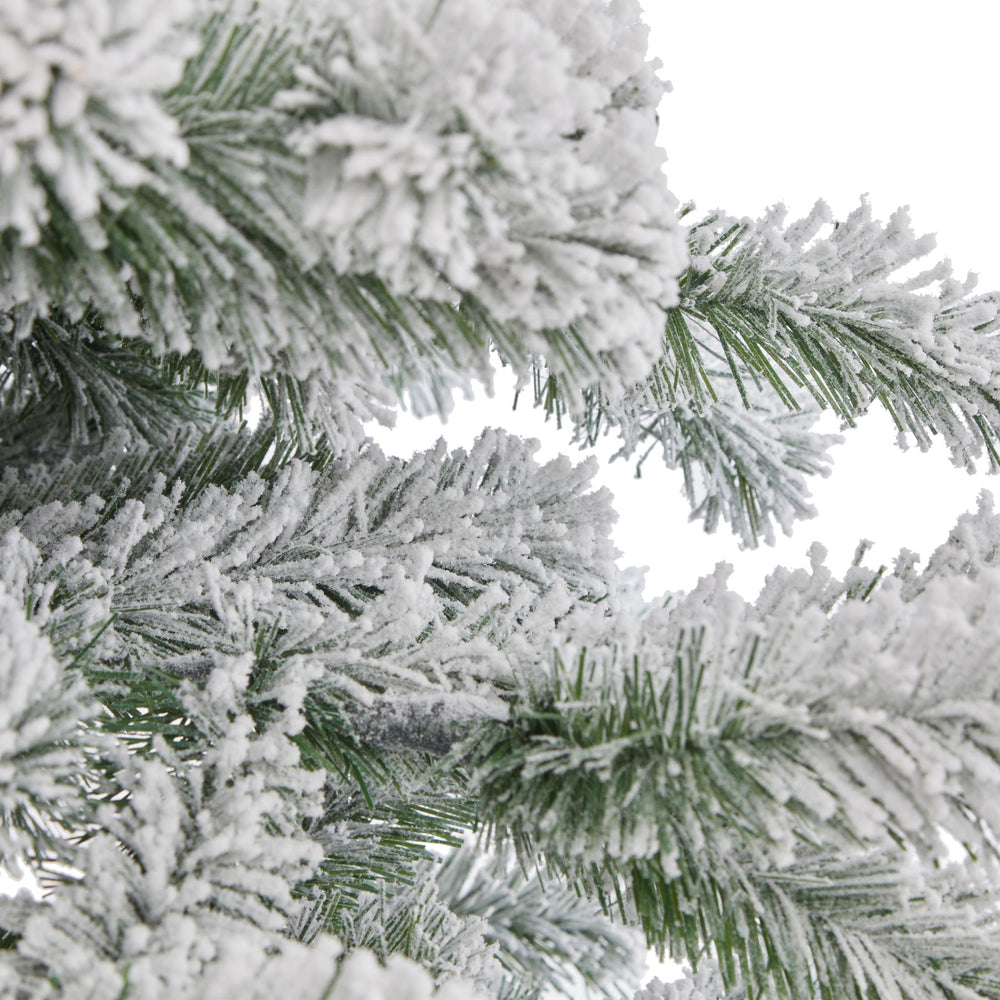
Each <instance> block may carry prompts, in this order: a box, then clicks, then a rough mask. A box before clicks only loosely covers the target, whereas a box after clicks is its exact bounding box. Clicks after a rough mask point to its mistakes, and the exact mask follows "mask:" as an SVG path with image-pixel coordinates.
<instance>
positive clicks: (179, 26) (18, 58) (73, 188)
mask: <svg viewBox="0 0 1000 1000" xmlns="http://www.w3.org/2000/svg"><path fill="white" fill-rule="evenodd" d="M191 13H192V10H191V5H190V4H189V3H188V2H186V0H180V2H178V0H172V2H170V3H155V2H151V0H85V2H82V3H81V2H76V0H31V2H28V0H4V3H3V4H0V52H2V58H0V67H2V68H0V93H2V94H3V97H2V102H0V108H2V110H0V231H3V230H6V229H8V228H9V229H13V230H14V231H15V232H16V233H17V237H18V239H19V241H20V242H21V243H23V244H25V245H28V246H33V245H35V244H37V243H39V241H40V240H41V239H42V235H43V231H44V232H45V236H46V237H48V235H49V228H48V227H49V226H50V225H58V222H57V219H58V217H59V216H62V215H65V216H68V218H69V219H70V220H72V222H73V223H75V224H76V225H77V226H78V227H80V228H79V231H80V233H81V235H84V237H85V238H88V239H89V241H90V242H91V243H92V244H94V245H96V246H100V245H101V243H103V241H104V239H105V237H104V235H103V233H102V232H101V229H100V227H99V226H97V225H95V224H94V223H95V220H96V217H97V215H98V213H99V211H100V209H101V207H102V202H103V203H105V204H107V202H108V201H109V199H114V196H113V192H114V190H115V188H134V187H136V186H137V185H139V184H142V183H144V182H147V181H148V180H149V174H148V171H147V170H145V169H144V166H143V161H144V160H147V159H151V158H158V159H162V160H164V161H166V162H169V163H173V164H175V165H176V166H179V167H183V166H185V165H186V164H187V161H188V150H187V146H186V144H185V143H184V141H183V140H182V139H181V138H180V135H179V130H178V125H177V122H176V121H175V120H174V119H173V118H172V117H171V116H170V115H169V114H168V113H167V112H166V110H165V109H164V108H163V105H162V102H161V101H160V99H159V97H160V95H162V94H163V93H164V92H165V91H167V90H169V89H170V88H171V87H173V86H174V85H175V84H176V83H177V82H178V81H179V80H180V77H181V72H182V70H183V68H184V62H185V59H186V57H187V56H189V55H191V53H192V50H193V47H194V46H196V44H197V42H196V37H195V36H194V34H193V33H192V32H191V31H190V28H189V20H190V17H191ZM118 200H119V199H114V200H112V201H111V204H110V205H109V206H108V207H111V208H115V207H117V206H116V204H115V202H116V201H118ZM9 294H10V292H9V289H8V293H7V295H5V296H4V299H8V300H9Z"/></svg>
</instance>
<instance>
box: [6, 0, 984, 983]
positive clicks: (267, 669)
mask: <svg viewBox="0 0 1000 1000" xmlns="http://www.w3.org/2000/svg"><path fill="white" fill-rule="evenodd" d="M656 69H657V65H656V64H655V63H654V62H652V61H650V60H648V59H647V57H646V29H645V27H644V26H643V25H642V23H641V19H640V15H639V8H638V6H637V4H636V3H634V2H633V0H610V2H605V0H531V2H529V0H516V2H513V3H508V4H501V5H498V4H495V3H491V2H488V0H402V2H391V0H373V2H370V3H365V4H351V3H348V2H346V0H288V2H284V0H265V2H255V0H234V2H232V3H229V2H225V0H172V2H168V3H160V4H156V3H151V2H150V0H79V2H77V0H73V2H70V0H44V2H39V3H33V4H28V3H25V2H24V0H0V865H2V866H3V867H4V868H5V869H7V870H10V871H16V870H17V869H18V867H19V866H21V865H24V866H26V867H27V868H28V869H29V870H30V871H31V872H32V873H34V874H35V875H36V876H38V877H39V879H40V880H41V882H42V884H43V886H44V888H45V891H46V895H45V897H44V898H34V897H32V896H31V895H30V894H28V895H25V894H22V895H21V896H20V897H18V898H15V899H7V900H4V901H2V902H0V932H2V933H0V945H2V947H0V992H2V993H3V995H4V996H10V997H12V998H15V1000H60V998H63V1000H85V998H86V1000H125V998H126V997H128V998H130V1000H160V998H163V997H179V998H185V997H187V998H191V1000H195V998H198V1000H200V998H204V997H207V998H212V1000H215V998H218V1000H230V998H232V1000H238V998H239V1000H242V998H261V1000H263V998H265V997H267V998H270V997H274V996H282V997H289V998H290V1000H320V998H327V1000H362V998H363V1000H371V998H374V1000H378V998H386V1000H389V998H396V997H399V996H403V997H407V998H411V997H412V998H413V1000H434V998H440V1000H473V998H476V997H481V998H485V1000H490V998H492V1000H541V998H542V997H546V996H549V995H552V994H554V993H560V994H563V995H565V994H568V993H571V992H573V991H574V990H575V989H577V987H578V986H580V985H583V986H586V987H587V988H588V989H589V990H590V991H591V992H592V993H594V994H596V995H601V996H607V997H613V996H619V997H620V996H623V995H630V994H633V993H634V991H635V989H636V986H637V982H638V978H639V974H640V968H639V967H640V965H641V951H642V948H643V947H644V946H652V947H656V948H658V949H659V950H660V951H661V952H669V953H670V954H671V956H672V957H673V958H675V959H676V960H678V961H682V962H686V963H688V964H687V966H686V968H688V969H689V972H688V974H687V975H686V977H685V978H683V979H681V980H678V981H677V982H676V983H670V984H663V983H659V982H654V983H651V984H649V985H648V986H647V987H645V988H644V989H642V990H640V991H639V992H638V994H635V995H636V997H637V1000H724V998H725V1000H737V998H743V997H750V996H753V997H761V998H764V997H768V998H771V997H773V998H775V1000H815V997H817V996H818V997H823V998H824V1000H833V998H836V1000H840V998H846V1000H989V998H997V997H1000V960H998V955H1000V849H998V839H997V838H998V831H1000V806H998V803H1000V796H998V792H1000V681H998V676H1000V674H998V670H997V656H996V650H997V649H998V648H1000V625H998V624H997V622H998V621H1000V618H998V616H997V614H996V608H997V605H998V602H1000V515H998V514H996V513H995V512H994V510H993V507H992V501H991V500H990V499H989V497H987V496H985V495H984V497H983V499H982V501H981V504H980V508H979V510H978V512H976V513H973V514H969V515H967V516H965V517H963V518H962V519H961V520H960V522H959V524H958V525H957V527H956V529H955V530H954V532H953V533H952V535H951V536H950V538H949V539H948V540H947V541H946V543H945V544H944V545H943V546H942V547H941V548H940V549H939V550H938V551H937V552H936V553H934V554H933V555H932V557H931V559H930V560H929V561H928V562H927V564H926V565H925V566H924V567H923V568H920V566H919V560H918V559H917V557H916V556H914V555H912V554H910V553H906V552H904V553H902V554H901V555H900V557H899V559H898V560H897V562H896V565H895V567H894V569H893V570H892V571H891V572H886V571H885V569H884V568H883V569H879V570H875V569H868V568H866V567H865V566H864V561H863V552H859V555H858V558H857V560H856V562H855V564H854V565H853V566H852V567H850V568H849V569H848V571H847V572H846V573H845V574H844V576H843V578H842V579H838V578H836V577H835V576H834V575H833V574H832V573H831V572H830V571H829V570H828V569H827V568H826V567H825V566H824V556H823V552H822V550H821V549H820V548H819V547H817V548H816V549H814V550H813V560H812V566H811V569H809V570H797V571H789V570H781V569H779V570H776V571H775V572H774V574H773V575H772V576H771V577H770V578H769V580H768V582H767V584H766V586H765V587H764V589H763V591H762V593H761V595H760V596H759V598H758V599H757V600H756V601H755V602H748V601H746V600H743V599H742V598H740V597H739V596H737V595H735V594H734V593H732V592H731V591H729V589H728V588H727V586H726V576H727V570H726V568H725V567H720V568H719V569H718V570H717V572H716V573H715V574H714V575H712V576H710V577H708V578H706V579H704V580H702V581H701V582H700V583H699V585H698V586H697V587H696V588H695V589H694V590H693V591H691V592H690V593H688V594H674V595H667V596H666V597H664V598H661V599H659V600H657V601H654V602H652V603H650V604H647V603H645V602H644V601H643V599H642V597H641V593H640V589H639V581H638V574H637V573H636V572H634V571H628V570H622V569H620V568H619V567H618V566H617V565H616V564H615V557H616V555H617V553H616V551H615V550H614V548H613V546H612V545H611V542H610V527H611V523H612V521H613V518H614V516H615V515H614V512H613V510H612V509H611V502H610V501H611V498H610V496H609V495H608V494H607V492H606V491H602V490H598V491H592V490H591V487H590V481H591V478H592V475H593V471H594V469H593V463H592V462H591V463H584V464H582V465H580V466H573V465H572V463H570V462H569V461H568V460H567V459H565V458H560V459H559V460H556V461H552V462H548V463H546V464H544V465H539V464H536V463H535V461H534V459H533V457H532V455H533V453H534V451H535V447H536V445H535V443H534V442H531V441H522V440H519V439H516V438H513V437H511V436H508V435H507V434H505V433H503V432H501V431H494V430H488V431H485V432H484V433H483V434H481V436H480V437H479V438H478V439H477V441H476V443H475V444H474V445H473V446H472V447H471V448H470V449H469V450H468V451H465V450H455V451H451V452H449V451H448V449H447V448H446V446H445V444H444V443H439V444H438V445H437V446H435V447H434V448H432V449H430V450H428V451H426V452H423V453H421V454H417V455H415V456H413V457H412V458H410V459H408V460H401V459H394V458H388V457H386V456H385V455H383V454H382V453H381V452H380V451H379V450H378V449H377V448H376V447H375V446H374V445H372V444H371V443H370V442H369V441H368V440H367V438H366V435H365V431H364V427H363V423H364V421H366V420H369V419H371V418H373V417H376V418H378V419H380V420H382V421H383V422H385V423H391V421H392V418H393V406H394V405H395V404H396V403H397V402H400V401H402V402H404V403H405V405H407V406H409V407H411V408H412V409H414V410H415V411H417V412H418V413H423V412H428V411H432V412H433V411H436V412H439V413H447V411H448V409H449V407H450V405H451V398H452V393H453V391H454V390H456V389H461V390H463V391H465V392H466V393H470V392H472V391H473V388H474V385H475V381H476V380H481V381H484V382H486V383H487V384H488V383H489V380H490V378H491V372H492V365H493V364H494V360H495V359H496V358H497V357H499V359H500V361H501V362H503V363H505V364H508V365H510V366H511V367H512V368H513V370H514V371H515V373H516V375H517V377H518V380H519V384H520V385H522V386H523V385H524V384H525V383H526V382H527V381H529V380H533V381H534V388H535V397H536V403H538V404H542V405H544V406H545V408H546V410H547V412H548V413H549V414H555V416H557V417H561V416H563V415H566V416H568V417H569V418H570V420H571V421H572V424H573V428H574V430H573V434H574V435H575V440H576V441H577V442H578V443H581V444H583V445H589V444H591V443H593V442H594V441H595V440H596V438H597V437H598V436H599V435H600V434H601V433H603V432H605V431H607V430H612V431H614V432H615V433H617V434H618V435H620V438H621V448H620V454H621V455H622V456H624V457H631V456H633V455H635V456H637V457H638V460H639V462H640V463H641V462H642V461H643V460H644V459H645V458H646V456H647V455H648V454H649V453H650V452H652V451H657V452H659V453H660V454H661V455H662V457H663V459H664V460H665V461H666V463H667V464H668V465H669V466H672V467H677V468H679V469H681V470H682V472H683V475H684V481H685V485H684V488H685V491H686V493H687V495H688V498H689V500H690V502H691V506H692V508H693V511H694V516H696V517H701V518H703V519H704V521H705V525H706V527H707V528H708V529H710V530H712V529H714V528H715V527H716V525H717V524H719V523H720V522H721V521H723V520H725V521H727V522H729V523H730V524H731V525H732V527H733V528H734V530H735V531H736V533H737V534H738V535H739V536H740V538H741V540H742V541H743V542H744V543H746V544H756V543H757V542H758V541H759V540H761V539H765V540H771V539H772V538H773V534H774V529H775V527H780V528H781V529H783V530H784V531H786V532H787V531H789V530H790V529H791V526H792V522H793V520H794V519H795V518H798V517H802V516H806V515H808V514H809V512H810V510H811V507H810V504H809V501H808V493H807V488H806V478H805V477H806V476H807V475H811V474H816V473H819V474H825V473H826V471H827V470H828V466H829V459H828V456H827V449H828V447H829V446H830V444H832V443H833V440H834V439H833V438H831V437H830V436H828V435H820V434H817V433H815V432H814V431H813V430H812V426H813V423H814V421H815V418H816V416H817V414H818V413H819V411H820V410H821V409H823V408H832V409H833V411H834V412H835V413H837V414H838V416H839V417H840V418H841V419H842V420H843V421H844V423H845V425H851V424H853V422H854V421H855V420H856V419H857V418H858V417H859V416H860V415H861V414H862V413H863V412H864V411H865V409H866V408H867V407H868V406H869V405H871V403H872V402H874V401H876V400H877V401H880V402H882V403H883V404H884V405H885V406H886V407H887V408H888V409H889V410H890V412H891V414H892V415H893V417H894V418H895V420H896V423H897V425H898V426H899V428H900V431H901V433H903V434H906V433H909V434H911V435H912V436H914V437H915V439H916V440H917V442H918V444H920V445H921V447H924V446H926V445H927V443H928V442H929V441H930V438H931V435H933V434H935V433H942V434H943V435H944V437H945V439H946V441H947V444H948V445H949V447H950V448H951V451H952V455H953V457H954V459H955V461H956V463H957V464H959V465H964V466H966V467H971V466H972V465H973V464H974V463H975V462H976V461H977V460H979V458H981V456H982V453H983V452H984V451H985V452H986V454H987V455H988V457H989V460H990V463H991V465H992V466H993V467H994V469H998V468H1000V393H998V389H997V386H998V385H1000V354H998V351H997V347H996V343H997V340H996V336H995V334H996V330H997V326H998V322H997V317H998V305H1000V298H998V296H997V295H985V296H976V295H974V294H973V288H972V282H971V281H969V282H964V283H959V282H957V281H955V280H954V279H953V278H952V277H951V274H950V270H949V268H948V266H947V264H941V265H938V266H935V267H931V268H929V269H927V270H926V271H924V272H923V273H922V274H919V275H917V276H916V277H912V278H910V277H907V275H908V273H909V272H910V271H911V270H912V268H911V265H913V264H915V263H916V262H918V261H919V260H921V259H922V258H923V257H924V256H925V255H926V254H927V253H928V252H929V250H930V249H931V241H930V240H928V239H927V238H921V239H917V238H916V237H915V235H914V234H913V233H912V231H911V229H910V226H909V223H908V221H907V218H906V216H905V213H897V215H895V216H894V217H893V218H892V219H891V220H890V221H889V223H888V224H887V225H884V226H883V225H881V224H879V223H876V222H874V221H873V220H872V218H871V213H870V211H869V208H868V206H867V205H866V204H864V203H863V204H862V206H861V207H860V208H859V209H858V210H857V211H856V212H854V213H853V214H851V215H850V216H849V217H848V218H847V219H845V220H843V221H840V222H835V221H834V220H832V219H831V218H830V216H829V213H828V212H827V210H826V209H825V207H824V206H823V205H822V203H820V204H818V205H817V207H816V209H815V210H814V211H813V212H812V213H811V214H810V215H809V216H808V217H807V218H806V219H805V220H801V221H800V222H796V223H792V224H790V225H787V224H786V223H785V220H784V215H783V212H782V210H780V209H774V210H772V211H771V212H769V213H768V214H767V215H766V216H765V217H764V218H763V219H761V220H759V221H758V222H752V221H749V220H736V219H732V218H730V217H729V216H727V215H725V213H721V212H717V213H712V214H710V215H709V216H708V217H707V218H705V219H702V220H701V221H699V222H696V223H693V224H690V226H689V228H687V229H685V228H684V227H685V226H688V224H689V222H690V219H689V211H688V210H684V211H683V212H682V213H681V215H680V217H678V214H677V212H676V211H675V202H674V200H673V197H672V195H671V194H670V192H669V191H668V190H667V188H666V186H665V180H664V177H663V175H662V172H661V169H660V168H661V163H662V159H663V155H662V153H661V152H660V151H659V150H658V149H657V147H656V142H655V131H656V106H657V102H658V100H659V98H660V96H661V94H662V92H663V90H664V86H663V84H662V83H661V82H660V81H659V80H658V78H657V76H656ZM247 408H250V409H251V410H252V413H253V420H252V423H253V425H254V426H252V427H248V426H247V425H245V424H243V423H242V420H243V417H244V415H245V413H246V410H247Z"/></svg>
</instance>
